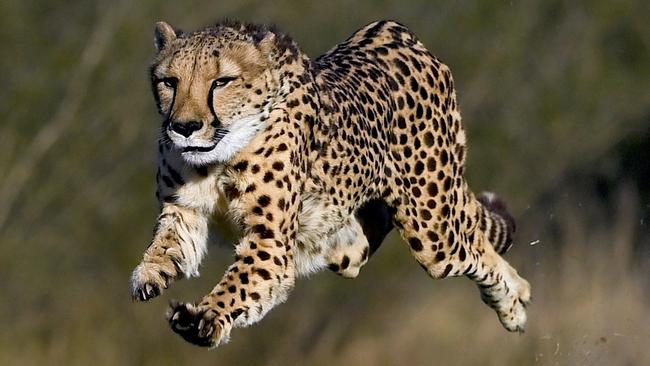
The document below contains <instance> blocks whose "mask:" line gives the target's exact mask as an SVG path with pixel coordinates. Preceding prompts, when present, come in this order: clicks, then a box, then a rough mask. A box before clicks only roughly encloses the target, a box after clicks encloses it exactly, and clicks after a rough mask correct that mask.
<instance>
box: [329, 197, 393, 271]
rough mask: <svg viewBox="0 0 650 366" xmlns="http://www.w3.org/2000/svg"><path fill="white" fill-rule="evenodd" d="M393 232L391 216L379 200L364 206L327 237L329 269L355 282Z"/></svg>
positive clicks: (373, 200) (387, 208)
mask: <svg viewBox="0 0 650 366" xmlns="http://www.w3.org/2000/svg"><path fill="white" fill-rule="evenodd" d="M392 229H393V215H392V212H391V211H390V209H389V207H388V205H387V204H386V203H385V202H384V201H383V200H381V199H372V200H370V201H368V202H366V203H364V204H363V205H362V206H361V207H360V208H359V209H358V210H357V213H356V215H355V216H353V217H352V218H351V219H350V221H349V223H348V224H347V225H346V226H344V227H343V228H341V229H340V230H339V231H338V232H336V233H335V234H334V235H333V236H332V237H330V239H329V240H330V243H329V246H328V247H329V248H332V249H331V250H330V252H329V253H328V257H327V263H328V266H329V269H330V270H332V271H334V272H336V273H338V274H339V275H341V276H343V277H346V278H355V277H356V276H357V275H358V274H359V270H360V269H361V267H362V266H363V265H364V264H366V263H367V262H368V259H369V258H370V257H372V255H373V254H374V253H375V252H376V251H377V249H379V247H380V246H381V244H382V242H383V241H384V239H385V238H386V236H387V235H388V233H390V231H391V230H392Z"/></svg>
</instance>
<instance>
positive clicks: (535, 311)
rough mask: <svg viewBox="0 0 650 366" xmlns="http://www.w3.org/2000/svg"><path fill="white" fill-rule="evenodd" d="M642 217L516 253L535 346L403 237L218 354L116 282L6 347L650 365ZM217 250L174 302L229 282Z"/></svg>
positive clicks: (77, 353)
mask: <svg viewBox="0 0 650 366" xmlns="http://www.w3.org/2000/svg"><path fill="white" fill-rule="evenodd" d="M635 207H636V202H634V200H633V197H632V196H630V195H622V196H621V199H620V200H619V205H618V208H617V211H616V215H615V216H616V217H617V220H616V221H615V222H611V223H609V224H606V223H605V222H603V223H602V225H599V226H598V227H597V228H595V227H594V226H586V225H584V224H583V223H582V221H581V220H582V215H581V213H580V212H579V211H578V207H571V206H567V207H564V209H563V212H562V213H558V214H557V215H558V217H557V218H556V219H557V220H560V221H561V222H563V223H564V224H563V225H562V226H561V228H562V230H561V232H560V233H559V234H558V237H557V239H556V240H557V243H556V244H557V248H558V250H555V249H553V248H552V246H553V244H552V243H551V242H550V239H546V238H543V239H541V241H540V242H539V244H536V245H534V246H530V245H529V244H527V243H526V242H520V243H518V247H515V249H514V250H513V253H512V255H511V261H512V262H513V263H514V264H515V265H516V266H517V267H518V268H519V269H520V271H521V272H522V273H523V274H524V276H526V277H527V278H528V279H529V280H530V281H531V284H532V286H533V290H534V302H533V305H532V306H531V307H530V313H529V327H528V329H527V332H526V333H525V334H510V333H507V332H506V331H505V330H503V329H502V328H501V326H500V325H499V323H498V321H497V319H496V316H495V315H494V314H493V313H492V311H491V310H489V309H488V308H487V307H486V306H484V305H483V304H482V303H481V302H480V300H479V297H478V293H477V291H476V289H475V288H474V287H473V285H472V284H471V283H470V281H467V280H465V279H448V280H444V281H433V280H430V279H429V278H427V277H426V276H425V275H424V274H423V273H422V272H421V271H420V269H419V268H418V267H417V266H416V265H415V264H414V263H412V260H411V259H410V258H408V254H407V251H406V249H405V248H404V247H403V245H402V244H401V243H399V244H398V243H395V241H398V240H396V238H395V236H394V235H393V237H392V238H391V240H389V242H388V243H386V244H387V246H386V247H385V248H382V250H381V251H380V252H379V253H378V255H377V257H376V258H374V261H372V262H370V264H369V265H368V266H367V268H365V269H364V271H363V272H362V275H361V277H360V278H359V279H357V280H355V281H347V280H343V279H340V278H337V277H336V276H334V275H332V274H321V275H317V276H315V277H314V278H311V279H309V280H302V281H300V282H299V285H298V288H297V289H296V291H295V292H294V293H293V296H292V297H291V299H290V300H289V302H288V303H287V304H285V305H282V306H281V307H280V308H279V309H277V310H276V311H274V312H273V313H271V314H270V316H268V317H267V319H265V320H264V321H263V322H262V323H261V324H258V325H256V326H253V327H251V328H248V329H244V330H235V331H234V333H233V341H232V342H231V343H230V344H229V345H227V346H226V347H223V348H220V349H218V350H215V351H211V352H209V351H206V350H203V349H199V348H195V347H193V346H190V345H187V344H186V343H184V342H183V341H182V340H181V339H180V338H179V337H176V336H175V335H173V334H172V332H171V331H169V330H168V329H167V326H166V324H165V321H164V319H163V311H164V307H165V301H166V300H161V299H159V300H156V301H154V302H153V303H150V304H145V305H143V304H133V303H130V302H128V301H127V300H125V299H126V298H127V297H126V296H125V295H126V294H125V290H124V284H123V283H122V282H120V281H116V280H115V278H116V277H113V276H112V275H107V277H106V278H80V279H78V281H77V282H76V283H75V284H74V285H70V286H69V287H67V288H64V289H62V290H61V291H60V292H57V294H56V298H50V299H43V301H44V302H48V301H49V303H47V304H44V308H45V309H46V311H43V312H40V311H38V310H37V309H20V312H24V311H26V310H27V311H29V314H30V316H29V317H23V316H20V317H18V319H19V320H18V321H13V322H10V323H9V325H10V327H9V328H5V330H9V331H4V332H3V334H2V336H0V364H3V365H4V364H6V365H18V364H25V365H31V364H34V365H36V364H43V363H49V364H65V365H87V364H93V365H96V366H98V365H115V364H151V365H154V364H155V365H161V364H170V365H172V364H179V363H181V364H189V363H191V362H210V363H211V364H224V365H225V364H247V365H248V364H250V365H287V364H309V365H329V364H355V365H403V364H413V365H431V364H458V365H477V364H480V365H528V364H540V365H647V364H649V363H650V353H649V352H647V349H646V345H647V344H648V342H649V341H650V317H648V315H647V309H648V306H650V298H649V297H648V286H649V285H650V283H649V281H648V278H647V270H648V268H647V267H644V266H642V265H639V261H638V260H635V258H634V254H633V253H632V252H631V249H630V248H632V240H634V237H633V233H634V230H633V227H632V226H633V225H634V223H635V222H637V220H636V212H635ZM591 209H594V210H595V209H597V207H593V208H591ZM528 225H530V223H528ZM529 229H530V228H527V227H526V223H524V228H523V233H522V236H524V237H525V236H526V235H527V234H526V232H530V231H531V230H529ZM214 249H215V250H213V254H212V257H213V258H212V259H210V260H209V261H208V262H212V263H209V264H208V265H207V266H206V267H208V268H206V269H205V270H204V276H203V277H202V278H201V279H199V280H195V281H192V282H182V283H179V284H177V286H176V289H175V290H172V291H171V293H168V294H166V295H164V298H165V299H169V298H171V297H181V298H186V299H191V298H196V297H197V295H198V294H200V293H202V292H204V291H206V289H208V288H209V286H210V284H211V283H214V280H215V278H217V276H218V274H219V270H217V269H216V267H218V265H215V263H214V261H215V260H214V257H215V256H223V255H224V254H226V251H225V250H223V249H218V248H214ZM218 262H219V264H220V265H221V264H225V262H226V260H225V259H224V260H218ZM391 266H393V267H394V269H390V268H386V267H391ZM221 268H223V267H221ZM381 268H386V269H383V270H382V269H381ZM118 278H119V277H118ZM97 286H105V287H103V288H102V287H99V288H98V287H97ZM16 310H18V309H16Z"/></svg>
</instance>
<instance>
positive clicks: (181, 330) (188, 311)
mask: <svg viewBox="0 0 650 366" xmlns="http://www.w3.org/2000/svg"><path fill="white" fill-rule="evenodd" d="M167 320H168V321H169V325H170V327H171V328H172V330H173V331H174V332H176V333H178V334H179V335H180V336H181V337H183V339H185V340H186V341H188V342H190V343H192V344H195V345H197V346H200V347H209V348H214V347H216V346H218V345H220V344H223V343H226V342H227V341H228V337H229V335H228V332H227V331H225V328H224V325H225V324H227V323H225V322H224V321H223V320H220V319H219V317H218V314H217V312H216V311H214V310H213V309H211V308H210V307H207V306H197V305H192V304H188V303H182V302H175V301H172V302H171V303H170V305H169V310H168V311H167Z"/></svg>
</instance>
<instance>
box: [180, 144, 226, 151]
mask: <svg viewBox="0 0 650 366" xmlns="http://www.w3.org/2000/svg"><path fill="white" fill-rule="evenodd" d="M217 144H219V141H217V142H215V143H214V144H212V145H210V146H186V147H184V148H183V152H184V153H192V152H210V151H212V150H214V148H215V147H217Z"/></svg>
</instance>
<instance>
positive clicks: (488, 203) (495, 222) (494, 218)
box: [477, 192, 517, 254]
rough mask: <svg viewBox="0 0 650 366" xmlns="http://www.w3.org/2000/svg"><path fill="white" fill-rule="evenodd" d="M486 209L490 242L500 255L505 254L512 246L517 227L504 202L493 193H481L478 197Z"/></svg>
mask: <svg viewBox="0 0 650 366" xmlns="http://www.w3.org/2000/svg"><path fill="white" fill-rule="evenodd" d="M477 199H478V201H479V202H481V204H482V205H483V208H484V209H485V211H484V213H485V218H486V220H485V221H484V222H485V232H486V233H487V235H488V240H489V241H490V243H492V246H494V249H495V250H496V252H497V253H499V254H504V253H505V252H507V251H508V249H510V247H511V246H512V242H513V238H514V234H515V230H516V228H517V227H516V225H515V219H514V218H513V217H512V215H510V213H509V212H508V210H507V208H506V204H505V202H504V201H503V200H501V199H500V198H499V197H497V196H496V195H495V194H494V193H491V192H481V193H480V194H479V195H478V197H477Z"/></svg>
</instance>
